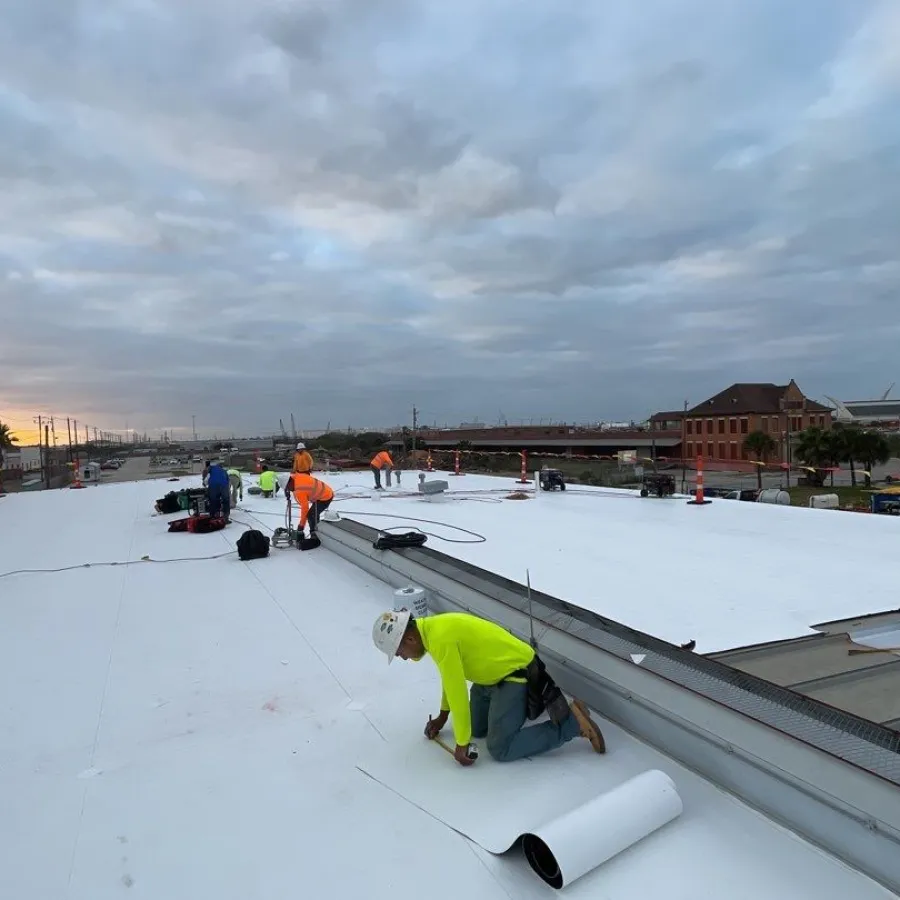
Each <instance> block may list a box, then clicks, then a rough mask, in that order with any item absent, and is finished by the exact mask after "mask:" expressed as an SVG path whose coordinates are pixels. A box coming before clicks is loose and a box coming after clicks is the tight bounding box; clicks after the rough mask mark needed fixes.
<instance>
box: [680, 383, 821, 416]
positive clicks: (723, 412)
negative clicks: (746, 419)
mask: <svg viewBox="0 0 900 900" xmlns="http://www.w3.org/2000/svg"><path fill="white" fill-rule="evenodd" d="M789 387H790V385H787V384H771V383H768V384H766V383H760V384H753V383H740V382H738V383H735V384H733V385H731V386H730V387H727V388H725V390H724V391H720V392H719V393H718V394H716V395H715V396H714V397H710V398H709V399H708V400H704V401H703V402H702V403H698V404H697V405H696V406H694V407H693V408H692V409H690V410H688V415H694V416H728V415H732V416H734V415H749V414H753V413H758V414H762V415H777V414H778V413H780V412H782V409H781V406H780V402H781V400H782V399H783V398H784V394H785V392H786V391H787V389H788V388H789ZM806 408H807V409H808V410H812V411H815V412H831V408H830V407H828V406H824V405H823V404H821V403H817V402H816V401H815V400H809V399H807V400H806Z"/></svg>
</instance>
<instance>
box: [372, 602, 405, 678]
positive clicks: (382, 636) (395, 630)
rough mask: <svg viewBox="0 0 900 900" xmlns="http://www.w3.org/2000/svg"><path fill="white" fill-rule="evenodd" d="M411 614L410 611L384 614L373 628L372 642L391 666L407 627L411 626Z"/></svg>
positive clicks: (403, 610)
mask: <svg viewBox="0 0 900 900" xmlns="http://www.w3.org/2000/svg"><path fill="white" fill-rule="evenodd" d="M410 616H411V613H410V611H409V610H408V609H402V610H399V611H392V612H386V613H382V614H381V615H380V616H379V617H378V618H377V619H376V620H375V624H374V625H373V626H372V640H373V641H374V642H375V646H376V647H377V648H378V649H379V650H380V651H381V652H382V653H384V654H385V655H386V656H387V658H388V665H390V664H391V663H392V662H393V660H394V657H395V656H396V655H397V649H398V648H399V646H400V641H402V640H403V635H404V633H405V632H406V626H407V625H408V624H409V619H410Z"/></svg>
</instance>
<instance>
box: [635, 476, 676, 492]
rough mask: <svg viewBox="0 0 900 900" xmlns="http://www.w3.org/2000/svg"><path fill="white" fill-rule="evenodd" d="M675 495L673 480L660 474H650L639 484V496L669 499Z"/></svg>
mask: <svg viewBox="0 0 900 900" xmlns="http://www.w3.org/2000/svg"><path fill="white" fill-rule="evenodd" d="M674 493H675V479H674V478H673V477H672V476H671V475H665V474H663V473H662V472H650V473H649V474H647V475H645V476H644V480H643V482H642V484H641V496H642V497H649V496H650V495H651V494H653V495H654V496H656V497H671V496H672V494H674Z"/></svg>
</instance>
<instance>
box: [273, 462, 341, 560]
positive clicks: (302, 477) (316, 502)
mask: <svg viewBox="0 0 900 900" xmlns="http://www.w3.org/2000/svg"><path fill="white" fill-rule="evenodd" d="M284 492H285V494H286V495H287V496H288V497H290V495H291V493H293V495H294V499H295V500H296V501H297V503H298V504H299V506H300V522H299V524H298V526H297V531H298V532H299V534H298V536H297V537H298V540H297V546H301V543H300V542H301V540H303V539H304V538H305V528H306V523H307V522H309V535H310V539H312V538H315V537H316V529H317V528H318V525H319V517H320V516H321V515H322V513H323V512H325V510H326V509H328V507H329V506H330V505H331V501H332V500H334V491H333V490H332V489H331V485H329V484H326V483H325V482H324V481H319V479H318V478H314V477H313V476H312V475H310V474H309V472H294V473H293V474H292V475H291V477H290V478H289V479H288V483H287V486H286V487H285V491H284ZM316 541H318V538H316ZM316 546H318V543H317V544H316ZM301 549H303V548H302V547H301Z"/></svg>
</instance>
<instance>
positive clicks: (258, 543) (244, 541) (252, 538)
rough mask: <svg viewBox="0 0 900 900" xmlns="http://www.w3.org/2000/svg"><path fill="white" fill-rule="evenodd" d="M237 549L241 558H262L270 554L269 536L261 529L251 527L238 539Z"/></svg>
mask: <svg viewBox="0 0 900 900" xmlns="http://www.w3.org/2000/svg"><path fill="white" fill-rule="evenodd" d="M237 551H238V556H239V557H240V558H241V559H262V558H263V557H264V556H268V555H269V541H268V538H266V536H265V535H264V534H263V533H262V532H261V531H257V530H256V529H255V528H251V529H250V530H249V531H245V532H244V533H243V534H242V535H241V536H240V537H239V538H238V539H237Z"/></svg>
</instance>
